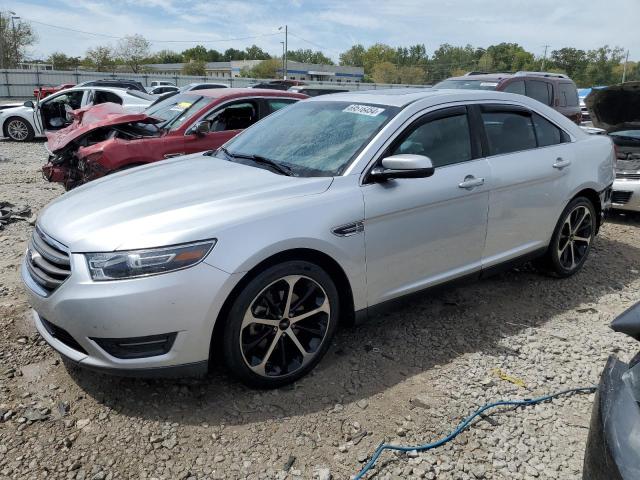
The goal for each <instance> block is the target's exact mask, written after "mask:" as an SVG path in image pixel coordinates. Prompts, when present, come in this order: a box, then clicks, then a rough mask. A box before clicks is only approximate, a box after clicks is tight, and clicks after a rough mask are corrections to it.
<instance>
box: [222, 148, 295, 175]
mask: <svg viewBox="0 0 640 480" xmlns="http://www.w3.org/2000/svg"><path fill="white" fill-rule="evenodd" d="M220 150H222V151H223V152H224V154H225V155H227V156H228V157H230V158H244V159H247V160H253V161H254V162H256V163H260V164H262V165H267V166H268V167H271V168H272V169H274V170H275V171H277V172H278V173H281V174H282V175H286V176H288V177H294V176H295V174H294V173H293V170H291V168H290V167H288V166H286V165H283V164H281V163H278V162H276V161H274V160H271V159H270V158H267V157H263V156H261V155H246V154H243V153H235V152H230V151H229V150H227V149H226V148H225V147H220Z"/></svg>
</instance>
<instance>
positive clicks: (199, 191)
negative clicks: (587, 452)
mask: <svg viewBox="0 0 640 480" xmlns="http://www.w3.org/2000/svg"><path fill="white" fill-rule="evenodd" d="M331 182H332V178H331V177H312V178H301V177H288V176H285V175H279V174H276V173H273V172H271V171H270V170H266V169H263V168H258V167H254V166H247V165H242V164H239V163H234V162H229V161H226V160H221V159H217V158H214V157H210V156H205V155H202V154H196V155H189V156H185V157H178V158H176V159H173V160H167V161H162V162H156V163H153V164H150V165H147V166H142V167H138V168H135V169H131V170H128V171H123V172H120V173H117V174H113V175H109V176H108V177H104V178H102V179H99V180H96V181H93V182H90V183H88V184H86V185H83V186H82V187H79V188H77V189H75V190H72V191H70V192H68V193H66V194H64V195H62V196H61V197H60V198H59V199H57V200H55V201H54V202H52V203H50V204H49V205H48V206H47V207H46V208H45V209H44V210H43V211H42V212H41V214H40V216H39V218H38V225H39V226H40V228H41V229H42V230H43V231H44V232H45V233H47V234H48V235H49V236H51V237H53V238H54V239H56V240H57V241H58V242H61V243H62V244H64V245H66V246H67V247H68V248H69V249H70V250H71V251H72V252H96V251H113V250H127V249H137V248H150V247H158V246H163V245H174V244H178V243H184V242H190V241H197V240H204V239H209V238H216V237H217V236H218V235H219V234H220V233H222V231H223V230H224V229H226V228H231V227H233V226H235V225H237V224H239V223H240V222H247V221H250V220H251V219H252V218H256V217H258V218H265V216H267V215H270V214H273V213H274V212H276V211H277V210H278V209H279V208H287V206H288V205H289V206H290V203H291V201H292V199H294V198H296V197H301V196H307V195H314V194H319V193H322V192H324V191H325V190H327V188H329V186H330V185H331Z"/></svg>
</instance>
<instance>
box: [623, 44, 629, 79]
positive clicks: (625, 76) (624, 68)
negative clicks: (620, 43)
mask: <svg viewBox="0 0 640 480" xmlns="http://www.w3.org/2000/svg"><path fill="white" fill-rule="evenodd" d="M627 63H629V50H627V58H625V60H624V67H623V68H622V83H624V81H625V80H626V79H627Z"/></svg>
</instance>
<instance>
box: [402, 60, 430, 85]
mask: <svg viewBox="0 0 640 480" xmlns="http://www.w3.org/2000/svg"><path fill="white" fill-rule="evenodd" d="M425 79H426V71H425V69H424V68H423V67H418V66H411V65H405V66H402V67H399V68H398V83H408V84H411V85H422V84H424V82H425Z"/></svg>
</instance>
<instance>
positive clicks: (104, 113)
mask: <svg viewBox="0 0 640 480" xmlns="http://www.w3.org/2000/svg"><path fill="white" fill-rule="evenodd" d="M72 116H73V122H71V125H69V126H68V127H65V128H63V129H61V130H58V131H55V132H46V135H47V148H48V149H49V151H50V152H53V153H55V152H57V151H58V150H60V149H62V148H64V147H66V146H67V145H69V143H71V142H73V141H74V140H76V139H78V138H80V137H81V136H83V135H85V134H86V133H89V132H91V131H92V130H96V129H98V128H104V127H112V126H114V125H123V124H126V123H132V122H142V123H157V122H159V121H160V120H158V119H155V118H153V117H150V116H149V115H147V114H146V113H128V112H127V111H126V110H125V109H124V108H123V107H122V106H121V105H118V104H116V103H101V104H100V105H95V106H89V107H85V108H81V109H79V110H74V111H73V112H72Z"/></svg>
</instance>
